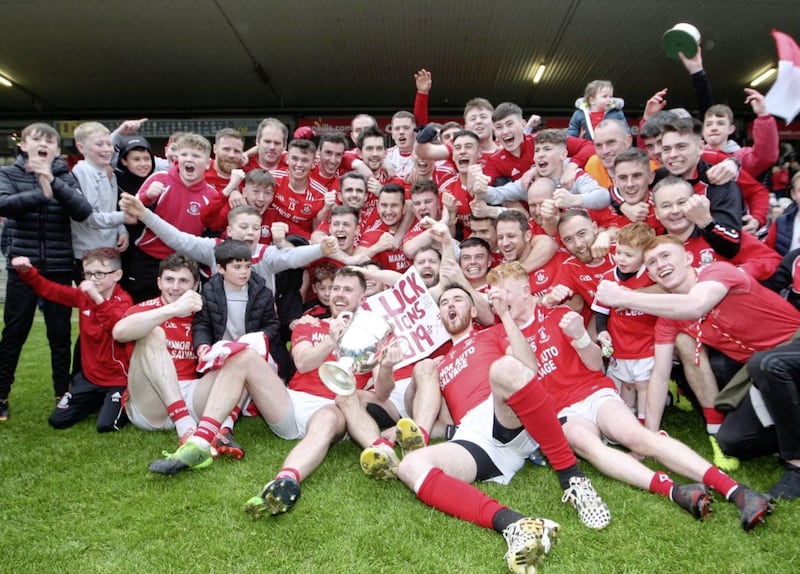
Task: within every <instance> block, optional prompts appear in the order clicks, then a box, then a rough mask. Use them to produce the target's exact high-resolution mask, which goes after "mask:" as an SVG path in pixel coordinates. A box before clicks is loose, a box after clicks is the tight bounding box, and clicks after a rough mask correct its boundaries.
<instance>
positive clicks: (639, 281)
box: [592, 266, 658, 359]
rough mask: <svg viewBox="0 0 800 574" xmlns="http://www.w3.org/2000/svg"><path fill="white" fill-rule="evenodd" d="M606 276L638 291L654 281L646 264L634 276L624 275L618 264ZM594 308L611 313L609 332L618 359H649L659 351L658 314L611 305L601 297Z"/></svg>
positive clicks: (593, 305) (608, 279)
mask: <svg viewBox="0 0 800 574" xmlns="http://www.w3.org/2000/svg"><path fill="white" fill-rule="evenodd" d="M603 279H604V280H606V281H615V282H616V283H618V284H620V285H622V286H623V287H627V288H628V289H631V290H633V291H635V290H636V289H641V288H643V287H649V286H650V285H653V280H652V279H650V276H649V275H648V274H647V271H646V270H645V268H644V266H642V268H641V269H639V272H638V273H636V274H634V275H633V276H632V277H629V278H627V279H622V278H621V277H620V274H619V269H617V268H616V267H615V268H614V269H611V270H610V271H608V272H607V273H606V274H605V275H604V276H603ZM592 310H594V311H597V312H599V313H603V314H604V315H608V323H607V328H608V334H609V335H611V341H612V344H613V346H614V357H616V358H617V359H647V358H649V357H652V356H653V355H654V354H655V348H654V345H655V328H656V321H657V320H658V317H656V316H655V315H649V314H647V313H643V312H641V311H634V310H633V309H615V308H612V309H608V308H607V307H604V306H603V305H601V304H600V303H598V301H597V300H595V301H594V302H593V303H592Z"/></svg>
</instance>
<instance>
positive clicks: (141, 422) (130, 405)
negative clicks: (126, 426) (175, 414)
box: [125, 379, 200, 431]
mask: <svg viewBox="0 0 800 574" xmlns="http://www.w3.org/2000/svg"><path fill="white" fill-rule="evenodd" d="M198 380H199V379H186V380H184V381H178V389H179V390H180V393H181V398H182V399H183V402H185V403H186V408H187V410H188V411H189V415H191V417H192V418H193V419H194V420H196V421H198V420H200V417H199V416H198V414H197V413H195V412H194V404H193V401H194V390H195V388H196V387H197V381H198ZM125 412H126V413H127V415H128V418H129V419H130V421H131V423H133V426H135V427H136V428H140V429H142V430H146V431H162V430H171V429H174V428H175V423H174V422H172V419H171V418H169V415H167V416H165V417H164V422H163V423H162V424H161V425H154V424H153V423H151V422H150V421H148V420H147V419H146V418H145V417H144V415H142V413H140V412H139V410H138V409H137V408H136V403H134V402H133V401H132V400H131V399H130V395H128V400H126V401H125Z"/></svg>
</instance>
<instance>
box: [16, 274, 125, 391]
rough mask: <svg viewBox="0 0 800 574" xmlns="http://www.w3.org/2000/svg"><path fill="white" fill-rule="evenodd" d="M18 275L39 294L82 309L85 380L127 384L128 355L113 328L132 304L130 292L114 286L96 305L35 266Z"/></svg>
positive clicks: (81, 325)
mask: <svg viewBox="0 0 800 574" xmlns="http://www.w3.org/2000/svg"><path fill="white" fill-rule="evenodd" d="M19 277H20V278H21V279H22V280H23V281H24V282H25V283H27V284H28V285H30V286H31V287H32V288H33V290H34V291H35V292H36V294H37V295H39V296H40V297H43V298H45V299H47V300H48V301H52V302H54V303H58V304H59V305H64V306H66V307H77V308H78V309H79V310H80V315H79V318H78V326H79V332H80V336H81V371H82V372H83V374H84V376H85V377H86V379H87V380H88V381H89V382H91V383H94V384H95V385H98V386H100V387H126V386H128V363H129V362H130V361H129V356H128V353H127V352H126V349H125V345H124V344H123V343H118V342H116V341H115V340H114V337H112V336H111V331H112V330H113V329H114V325H116V324H117V321H119V320H120V319H121V318H122V316H123V315H124V314H125V311H127V310H128V308H129V307H130V306H131V305H132V304H133V300H132V299H131V297H130V295H128V294H127V293H126V292H125V291H123V290H122V287H120V286H119V285H115V286H114V291H113V292H112V293H111V297H110V298H109V299H108V300H106V301H103V302H102V303H100V304H97V303H95V302H94V301H93V300H92V298H91V297H89V296H88V295H87V294H86V293H84V292H83V291H81V290H80V289H78V288H77V287H69V286H67V285H61V284H59V283H54V282H53V281H50V280H48V279H45V278H44V277H42V276H41V275H40V274H39V272H38V271H37V270H36V269H31V270H30V271H29V272H28V273H20V274H19ZM9 303H11V302H9Z"/></svg>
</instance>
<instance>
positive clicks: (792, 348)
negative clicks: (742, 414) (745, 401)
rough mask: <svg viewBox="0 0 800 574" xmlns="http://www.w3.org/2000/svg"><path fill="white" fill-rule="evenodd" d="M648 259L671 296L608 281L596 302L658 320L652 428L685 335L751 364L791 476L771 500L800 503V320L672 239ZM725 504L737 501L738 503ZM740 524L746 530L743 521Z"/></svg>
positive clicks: (725, 267) (742, 276) (659, 240)
mask: <svg viewBox="0 0 800 574" xmlns="http://www.w3.org/2000/svg"><path fill="white" fill-rule="evenodd" d="M644 254H645V265H646V267H647V272H648V273H649V274H650V277H651V278H652V279H653V280H654V281H655V282H656V283H658V285H659V286H661V288H662V289H664V290H665V291H666V292H667V293H665V294H655V293H643V292H639V291H629V290H625V289H622V288H621V287H620V286H619V285H617V284H615V283H612V282H609V281H604V282H603V283H601V284H600V286H599V288H598V291H597V297H598V300H599V301H601V302H602V303H604V304H606V305H610V306H613V307H618V308H626V309H633V310H636V311H641V312H644V313H650V314H651V315H656V316H658V317H659V320H658V322H657V323H656V339H655V342H656V345H655V365H654V367H653V373H652V375H651V378H650V381H649V383H648V393H647V415H646V421H647V426H648V428H650V429H652V430H655V429H658V427H659V425H660V423H661V415H662V413H663V410H664V402H665V399H666V393H667V385H668V381H669V378H670V371H671V369H672V355H673V348H674V345H675V340H676V337H677V336H678V335H679V334H681V333H683V334H686V335H688V336H690V337H692V338H694V339H695V340H696V343H697V345H698V347H699V345H700V344H704V345H708V346H709V347H712V348H714V349H717V350H718V351H720V352H722V353H724V354H725V355H727V356H728V357H730V358H731V359H733V360H735V361H738V362H740V363H747V371H748V373H749V374H750V376H751V378H752V380H753V384H754V386H755V387H756V388H757V389H758V390H759V391H760V392H761V394H762V395H763V399H764V403H765V404H766V408H767V411H768V412H769V414H770V415H771V416H772V418H773V420H774V423H775V428H776V432H777V433H778V444H779V448H780V455H781V458H782V459H783V460H784V461H785V462H786V463H787V468H786V474H785V475H784V477H783V478H782V479H781V480H780V481H778V483H777V484H776V485H775V486H774V487H773V489H772V490H770V495H772V496H774V497H786V498H795V497H798V496H800V440H798V429H800V424H798V423H800V411H798V406H797V400H796V397H797V393H798V389H797V380H798V377H797V373H798V370H799V369H800V361H799V360H798V358H800V354H798V352H797V350H798V340H796V339H795V340H794V341H791V339H792V338H793V337H794V335H795V333H796V332H797V330H798V327H800V314H798V312H797V310H796V309H795V308H794V307H793V306H792V305H791V304H790V303H788V302H787V301H785V300H784V299H783V298H782V297H780V295H778V294H776V293H774V292H772V291H770V290H769V289H767V288H766V287H763V286H761V285H759V284H758V283H757V282H756V281H755V279H753V278H752V277H750V276H749V275H748V274H746V273H742V272H741V271H740V270H739V269H736V268H735V267H734V266H733V265H731V264H730V263H727V262H722V261H717V262H714V263H711V264H709V265H707V266H705V267H703V268H701V269H699V270H697V269H694V268H693V267H692V256H691V254H689V253H688V252H687V251H686V250H685V249H684V248H683V245H682V243H681V241H680V240H679V239H676V238H674V237H669V236H661V237H656V238H655V239H653V240H652V241H651V242H650V243H648V244H647V245H646V246H645V249H644ZM790 341H791V342H790ZM784 344H785V345H784ZM726 497H727V498H729V500H734V501H735V499H736V495H733V496H728V495H726ZM756 498H757V500H756V501H754V504H755V505H756V506H760V507H762V508H764V509H765V511H766V509H767V507H768V506H770V503H769V501H768V497H766V496H764V495H758V496H757V497H756ZM737 504H738V502H737ZM762 514H763V513H762ZM762 517H763V516H762ZM742 518H743V526H745V523H744V518H745V516H744V513H743V515H742ZM753 525H754V524H753ZM745 528H747V526H745Z"/></svg>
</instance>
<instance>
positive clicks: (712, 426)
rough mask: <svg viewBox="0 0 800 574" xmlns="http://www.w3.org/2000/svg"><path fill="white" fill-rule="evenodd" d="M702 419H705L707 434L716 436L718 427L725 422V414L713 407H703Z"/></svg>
mask: <svg viewBox="0 0 800 574" xmlns="http://www.w3.org/2000/svg"><path fill="white" fill-rule="evenodd" d="M703 418H705V419H706V430H707V431H708V433H709V434H716V433H717V431H718V430H719V427H720V425H721V424H722V422H723V421H724V420H725V413H723V412H721V411H718V410H717V409H715V408H714V407H703Z"/></svg>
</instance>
